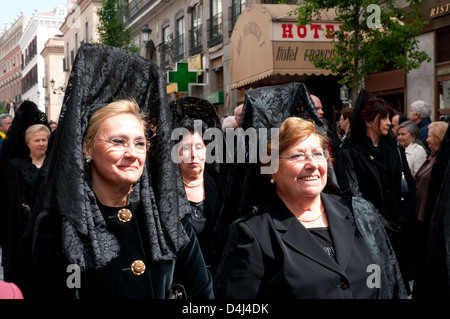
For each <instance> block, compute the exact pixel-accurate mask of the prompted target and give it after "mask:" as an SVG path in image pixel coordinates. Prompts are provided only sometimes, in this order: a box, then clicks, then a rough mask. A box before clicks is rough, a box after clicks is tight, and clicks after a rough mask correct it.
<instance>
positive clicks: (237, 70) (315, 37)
mask: <svg viewBox="0 0 450 319" xmlns="http://www.w3.org/2000/svg"><path fill="white" fill-rule="evenodd" d="M296 7H297V6H295V5H285V4H273V5H270V4H253V5H251V6H249V7H247V8H246V9H245V10H244V11H243V12H242V14H241V15H240V16H239V19H238V20H237V22H236V25H235V27H234V29H233V34H232V36H231V67H230V76H231V88H232V89H236V88H240V87H243V86H246V85H249V84H251V83H255V82H258V81H260V80H263V79H265V78H268V77H271V76H277V75H330V74H331V72H330V71H329V70H324V69H318V68H315V67H314V65H313V64H312V63H311V61H310V60H309V58H308V56H307V55H308V54H310V53H313V54H320V55H326V56H331V55H332V54H333V53H334V51H333V44H332V42H331V41H332V39H330V38H328V37H327V36H326V30H327V29H331V30H333V29H336V28H338V27H339V24H338V23H337V22H335V21H334V17H335V14H334V12H326V13H323V14H322V16H321V20H320V21H317V22H314V23H312V24H311V25H308V26H297V20H296V16H290V15H289V12H291V11H293V10H295V8H296Z"/></svg>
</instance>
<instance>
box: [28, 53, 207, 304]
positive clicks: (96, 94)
mask: <svg viewBox="0 0 450 319" xmlns="http://www.w3.org/2000/svg"><path fill="white" fill-rule="evenodd" d="M87 70H88V71H87ZM160 72H161V71H160V69H159V68H158V67H157V66H156V65H155V64H154V63H153V62H151V61H148V60H145V59H143V58H142V57H140V56H138V55H136V54H133V53H131V52H128V51H125V50H122V49H118V48H113V47H108V46H104V45H93V44H85V45H83V46H82V47H81V48H80V49H79V51H78V54H77V59H76V62H75V64H74V66H73V68H72V73H71V77H70V79H69V83H68V89H67V90H66V97H65V100H64V101H65V103H64V104H63V108H62V110H61V117H60V119H59V122H58V129H57V130H56V136H55V141H54V145H53V147H54V152H52V153H51V157H50V161H49V167H48V169H49V174H48V176H47V178H46V180H45V184H44V185H43V186H42V187H41V189H40V195H41V194H42V197H41V199H40V200H39V201H38V202H37V203H36V204H37V208H36V213H37V218H36V223H35V230H36V231H35V234H34V238H35V240H34V242H33V274H34V278H33V279H34V288H35V290H34V293H35V296H36V297H38V298H81V299H105V298H127V299H129V298H147V299H152V298H154V299H164V298H179V297H180V294H181V295H182V297H184V298H186V297H188V298H211V297H212V296H213V295H212V281H211V275H210V273H209V272H208V270H207V269H206V265H205V263H204V260H203V257H202V254H201V250H200V246H199V244H198V241H197V239H196V235H195V232H194V230H193V228H192V226H191V224H190V223H189V221H188V217H187V216H186V215H187V214H188V212H189V203H188V201H187V200H186V197H185V196H184V195H182V192H184V189H183V188H182V186H181V185H182V184H181V177H180V173H179V168H178V166H177V164H176V163H174V162H172V161H171V160H170V154H171V150H172V147H173V146H174V143H173V141H171V140H170V133H171V129H172V118H171V115H170V110H169V107H168V102H167V96H166V95H165V89H164V87H165V86H164V81H163V79H162V76H161V73H160ZM112 78H114V81H111V79H112ZM92 83H95V85H92ZM69 97H70V98H69ZM144 114H145V117H148V118H156V124H157V125H156V127H157V128H156V134H155V135H154V136H153V139H152V145H151V149H150V150H149V147H150V145H149V143H148V141H147V134H148V132H147V122H146V119H145V118H144ZM193 269H195V271H192V270H193ZM174 285H176V287H177V288H174Z"/></svg>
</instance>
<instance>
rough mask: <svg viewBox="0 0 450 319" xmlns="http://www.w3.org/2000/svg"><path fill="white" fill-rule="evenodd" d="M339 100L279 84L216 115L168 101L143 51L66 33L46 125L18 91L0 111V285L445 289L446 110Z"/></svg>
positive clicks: (239, 294)
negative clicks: (331, 109) (440, 117)
mask: <svg viewBox="0 0 450 319" xmlns="http://www.w3.org/2000/svg"><path fill="white" fill-rule="evenodd" d="M87 70H89V71H87ZM112 78H114V81H111V79H112ZM94 83H95V85H93V84H94ZM340 113H341V114H340V115H341V116H340V118H339V121H338V123H337V125H336V128H334V127H333V126H331V125H329V124H328V123H327V121H326V120H325V118H324V109H323V106H322V103H321V101H320V98H319V97H318V96H315V95H311V94H310V93H309V92H308V90H307V88H306V86H305V85H304V84H302V83H288V84H284V85H277V86H268V87H261V88H258V89H252V90H248V91H247V93H246V97H245V102H244V103H243V104H241V105H239V106H238V107H236V109H235V113H234V115H233V116H230V117H227V118H225V119H222V120H221V119H220V118H219V117H218V115H217V113H216V110H215V107H214V106H213V105H211V104H210V103H209V102H208V101H206V100H204V99H201V98H196V97H185V98H180V99H176V100H174V101H172V102H169V100H168V97H167V94H166V92H165V83H164V80H163V77H162V73H161V70H160V69H159V68H158V67H157V66H156V65H155V64H154V63H153V62H151V61H149V60H146V59H144V58H142V57H140V56H138V55H135V54H133V53H130V52H127V51H124V50H121V49H118V48H112V47H108V46H105V45H98V44H85V45H83V46H82V47H81V48H80V50H79V53H78V55H77V59H76V61H75V64H74V66H73V70H72V72H71V76H70V79H69V82H68V86H67V90H66V98H65V99H64V103H63V106H62V110H61V116H60V118H59V121H58V124H57V127H56V128H55V129H53V127H52V124H56V123H50V122H49V121H48V119H47V117H46V115H45V114H44V113H43V112H41V111H40V110H39V109H38V107H37V106H36V105H35V104H34V103H33V102H30V101H25V102H23V103H22V104H21V105H20V107H19V109H18V111H17V113H16V115H15V116H14V119H12V117H8V116H0V128H1V130H2V133H4V134H3V135H4V136H3V135H2V140H3V147H2V150H1V153H0V177H1V180H2V181H3V183H4V185H6V187H5V189H4V190H2V192H1V194H0V196H1V198H0V202H1V203H2V205H1V206H0V244H1V247H2V252H3V255H2V258H3V260H2V266H3V269H4V279H5V282H0V297H1V296H5V298H29V299H35V298H44V299H50V298H51V299H59V298H67V299H107V298H145V299H165V298H167V299H212V298H218V299H244V298H245V299H258V298H266V299H278V298H283V299H298V298H308V299H316V298H318V299H322V298H329V299H347V298H355V299H397V298H398V299H402V298H408V297H412V298H417V299H420V298H446V297H450V285H448V282H447V281H446V280H440V281H439V280H438V279H439V278H440V277H439V276H442V278H446V277H445V276H446V274H447V271H448V268H447V267H448V266H447V263H446V259H448V258H449V256H448V253H447V252H448V250H447V248H448V246H449V243H450V241H449V239H450V238H449V237H450V236H448V235H450V231H448V230H447V229H446V228H445V227H443V226H442V225H443V221H446V220H447V219H448V215H449V214H447V213H448V212H450V211H449V209H448V197H449V186H450V185H449V181H450V176H449V174H450V168H448V163H449V156H450V151H449V149H450V133H449V132H450V129H449V128H448V123H446V122H444V121H434V122H433V121H431V120H430V115H431V106H430V105H429V104H427V103H425V102H422V101H418V102H415V103H413V104H412V105H411V113H410V114H409V117H408V118H407V117H406V116H405V115H404V114H401V113H399V112H395V111H394V109H393V107H392V106H391V105H390V104H389V103H388V102H387V101H385V100H384V99H382V98H377V97H375V96H372V95H371V94H370V93H369V92H367V91H365V90H364V89H361V90H360V92H359V95H358V100H357V101H356V104H355V105H354V106H353V107H346V108H343V109H342V110H341V112H340ZM11 122H12V123H11ZM8 123H9V124H8ZM9 125H10V127H7V126H9ZM55 126H56V125H55ZM5 127H7V128H5ZM239 129H242V130H241V131H245V130H248V129H257V130H258V131H257V132H258V135H257V138H258V141H256V143H255V141H251V140H250V138H249V137H248V136H247V137H246V136H245V135H238V134H236V132H237V131H239ZM261 129H262V130H261ZM264 129H265V131H266V132H267V134H266V135H264V134H263V132H264ZM174 132H178V133H179V134H175V133H174ZM211 132H214V133H215V134H211ZM217 132H219V134H217ZM247 132H248V131H247ZM229 134H231V136H232V138H231V139H230V138H229V136H230V135H229ZM3 138H4V139H3ZM263 138H265V139H266V143H265V144H261V143H259V142H260V141H261V140H262V139H263ZM230 141H233V145H232V146H233V147H232V148H231V149H230V148H229V147H228V146H229V145H228V144H229V143H230ZM254 144H258V147H259V149H258V151H259V152H258V158H257V160H256V161H253V160H252V150H253V147H255V145H254ZM241 151H242V152H241ZM240 153H242V154H244V156H243V160H242V161H241V160H239V159H241V157H240V156H239V154H240ZM267 158H269V159H270V161H269V162H268V161H267V160H266V159H267ZM225 159H227V160H225ZM229 159H231V160H229ZM274 164H275V165H274ZM272 165H274V166H272ZM268 167H276V169H275V170H264V168H266V169H267V168H268ZM444 224H445V223H444ZM437 282H439V284H437Z"/></svg>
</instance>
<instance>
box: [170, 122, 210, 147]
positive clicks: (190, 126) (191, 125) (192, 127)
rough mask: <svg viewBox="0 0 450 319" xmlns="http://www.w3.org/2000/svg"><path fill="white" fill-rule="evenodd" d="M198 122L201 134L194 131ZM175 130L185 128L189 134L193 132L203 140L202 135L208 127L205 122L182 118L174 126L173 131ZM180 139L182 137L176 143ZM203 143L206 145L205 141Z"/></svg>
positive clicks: (179, 139)
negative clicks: (198, 134)
mask: <svg viewBox="0 0 450 319" xmlns="http://www.w3.org/2000/svg"><path fill="white" fill-rule="evenodd" d="M198 122H201V130H202V131H201V132H198V131H196V129H197V130H198V128H197V126H196V125H195V123H198ZM197 125H198V124H197ZM176 128H185V129H187V130H188V131H189V132H190V133H191V134H192V133H194V132H197V133H201V136H202V138H203V134H204V133H205V131H206V130H207V129H208V125H207V124H206V123H205V122H203V121H202V120H200V119H193V118H190V117H184V118H182V119H181V120H180V121H179V122H177V123H176V124H175V125H174V129H176ZM182 139H183V136H180V137H179V138H178V142H180V141H181V140H182ZM204 142H205V145H206V144H207V143H206V142H207V141H204Z"/></svg>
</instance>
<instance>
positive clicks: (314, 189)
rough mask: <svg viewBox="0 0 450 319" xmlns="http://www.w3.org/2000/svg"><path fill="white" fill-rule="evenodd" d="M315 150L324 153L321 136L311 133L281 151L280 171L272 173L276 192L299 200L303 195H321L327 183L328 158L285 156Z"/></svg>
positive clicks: (286, 197) (292, 199) (287, 197)
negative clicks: (294, 157) (299, 158)
mask: <svg viewBox="0 0 450 319" xmlns="http://www.w3.org/2000/svg"><path fill="white" fill-rule="evenodd" d="M315 152H322V153H323V148H322V145H321V141H320V139H319V137H318V136H317V135H315V134H310V135H309V136H307V137H306V138H303V139H300V140H298V141H297V142H295V143H294V144H293V145H291V147H289V148H287V149H286V150H284V151H283V152H282V153H280V163H279V168H278V171H277V172H276V173H275V174H273V175H272V178H273V180H274V181H275V189H276V192H277V194H278V195H279V196H280V197H282V198H285V199H288V200H291V201H298V200H299V198H302V197H315V196H318V195H320V193H321V192H322V190H323V189H324V187H325V185H326V183H327V169H328V162H327V160H326V158H325V157H323V159H320V160H317V159H314V158H313V157H311V156H308V157H307V158H305V159H304V160H300V161H299V160H295V159H287V158H285V157H290V156H292V155H294V154H298V153H304V154H307V155H311V154H313V153H315Z"/></svg>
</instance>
